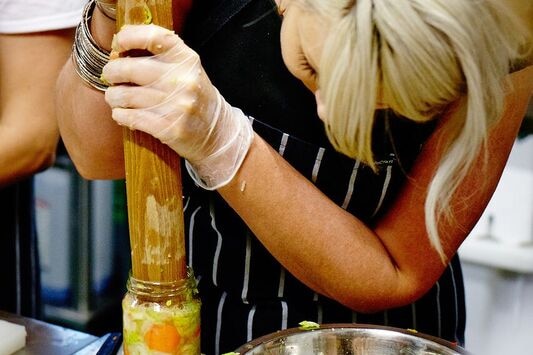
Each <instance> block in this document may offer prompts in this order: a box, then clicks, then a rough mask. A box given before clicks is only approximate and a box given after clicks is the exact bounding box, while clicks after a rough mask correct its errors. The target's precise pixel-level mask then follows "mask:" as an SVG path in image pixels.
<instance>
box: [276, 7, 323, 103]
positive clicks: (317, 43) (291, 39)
mask: <svg viewBox="0 0 533 355" xmlns="http://www.w3.org/2000/svg"><path fill="white" fill-rule="evenodd" d="M276 4H277V5H278V10H279V12H280V14H281V15H282V16H283V24H282V26H281V51H282V55H283V61H284V62H285V65H286V66H287V68H288V69H289V71H290V72H291V73H292V74H293V75H294V76H295V77H297V78H298V79H300V80H301V81H302V82H303V83H304V84H305V85H306V86H307V87H308V88H309V90H311V91H312V92H313V93H316V91H317V89H318V83H317V79H318V73H317V70H318V65H319V61H320V56H321V54H322V47H323V45H324V40H325V38H326V35H327V30H328V28H329V26H328V23H327V19H325V18H324V17H323V16H319V15H318V14H316V13H315V12H314V11H313V10H312V9H306V8H305V5H303V4H302V3H301V1H299V0H276Z"/></svg>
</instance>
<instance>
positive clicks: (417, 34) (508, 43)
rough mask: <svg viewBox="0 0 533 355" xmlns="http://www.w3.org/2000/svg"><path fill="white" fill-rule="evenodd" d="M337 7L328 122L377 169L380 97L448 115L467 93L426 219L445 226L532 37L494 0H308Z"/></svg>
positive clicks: (326, 79)
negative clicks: (375, 138)
mask: <svg viewBox="0 0 533 355" xmlns="http://www.w3.org/2000/svg"><path fill="white" fill-rule="evenodd" d="M306 1H307V4H308V5H311V6H313V7H314V8H315V10H319V11H326V12H328V16H335V18H334V19H333V20H332V21H331V23H332V26H331V28H330V36H329V37H328V39H327V40H326V43H325V44H324V49H323V54H322V58H321V62H320V66H319V70H318V73H319V88H320V94H321V98H322V99H323V101H324V104H325V107H326V112H325V113H326V115H325V116H326V117H325V119H326V130H327V134H328V137H329V139H330V140H331V142H332V144H333V145H334V146H335V148H336V149H337V150H339V151H340V152H343V153H344V154H346V155H348V156H350V157H353V158H357V159H360V160H362V161H363V162H365V163H366V164H368V165H369V166H371V167H372V168H374V169H376V165H375V162H374V159H373V155H372V150H371V146H372V142H371V137H372V127H373V123H374V122H373V119H372V117H374V111H375V109H376V103H377V102H384V103H386V104H387V106H388V107H390V108H391V109H392V110H394V111H395V112H397V113H398V114H400V115H403V116H405V117H407V118H409V119H411V120H414V121H417V122H424V121H428V120H432V119H434V118H435V117H438V114H439V113H441V112H442V111H443V110H444V109H445V108H446V107H447V106H449V104H450V103H452V102H454V101H457V100H458V99H459V98H460V97H462V96H464V97H465V100H466V116H465V119H464V121H461V122H455V123H456V129H455V131H454V136H453V139H452V141H450V142H449V143H448V146H447V150H446V153H445V155H444V156H443V157H442V159H441V161H440V163H439V166H438V169H437V171H436V173H435V175H434V177H433V179H432V181H431V184H430V186H429V190H428V193H427V197H426V202H425V222H426V228H427V232H428V235H429V239H430V241H431V244H432V245H433V246H434V248H435V249H436V250H437V252H438V253H439V255H440V256H441V258H442V259H443V261H445V259H446V257H445V254H444V250H443V246H442V243H441V240H440V236H439V232H438V227H437V226H438V220H439V217H441V216H444V215H448V212H449V211H450V208H449V204H450V200H451V197H452V195H453V193H454V191H455V190H456V188H457V187H458V185H459V183H460V182H461V180H462V179H463V178H464V177H465V175H466V174H467V172H468V169H469V168H470V167H471V165H472V164H473V162H474V160H475V159H476V157H477V155H478V154H479V152H480V148H481V147H483V145H484V142H485V139H486V136H487V131H488V128H489V126H490V125H491V123H493V122H495V121H496V120H497V119H498V118H499V115H500V114H501V112H502V106H503V97H504V95H503V91H502V90H503V89H502V82H503V80H502V79H503V78H504V77H505V75H506V74H508V73H509V71H510V64H511V63H512V62H513V61H514V60H515V59H516V58H520V57H521V55H522V54H521V53H522V52H523V51H521V50H522V49H523V48H525V46H524V44H525V43H527V41H528V40H529V39H528V38H527V34H526V32H525V31H524V29H522V28H519V27H518V25H516V21H514V22H513V20H512V18H511V16H510V15H509V14H508V13H507V12H506V11H505V9H503V8H501V7H499V6H498V5H497V4H495V3H492V2H490V1H489V0H344V1H342V0H337V1H331V0H306Z"/></svg>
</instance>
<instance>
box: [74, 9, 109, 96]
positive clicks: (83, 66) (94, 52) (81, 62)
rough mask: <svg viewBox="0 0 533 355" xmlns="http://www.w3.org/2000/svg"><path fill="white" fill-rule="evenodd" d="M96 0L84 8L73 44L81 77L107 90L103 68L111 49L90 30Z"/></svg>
mask: <svg viewBox="0 0 533 355" xmlns="http://www.w3.org/2000/svg"><path fill="white" fill-rule="evenodd" d="M95 7H96V1H95V0H90V1H89V2H88V3H87V4H86V5H85V8H84V10H83V16H82V20H81V22H80V24H79V25H78V27H77V28H76V34H75V37H74V44H73V46H72V61H73V64H74V69H75V70H76V73H78V75H79V76H80V78H81V79H82V80H83V81H84V82H85V83H86V84H88V85H90V86H91V87H93V88H95V89H97V90H100V91H105V90H106V89H107V87H108V85H107V84H106V83H105V82H104V81H103V80H102V78H101V76H102V69H103V67H104V65H106V64H107V62H108V61H109V51H107V50H105V49H103V48H101V47H100V46H99V45H98V44H97V43H96V41H95V40H94V38H93V37H92V35H91V32H90V29H89V28H90V20H91V18H92V14H93V12H94V9H95Z"/></svg>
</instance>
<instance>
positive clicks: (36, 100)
mask: <svg viewBox="0 0 533 355" xmlns="http://www.w3.org/2000/svg"><path fill="white" fill-rule="evenodd" d="M72 37H73V30H72V29H68V30H57V31H47V32H38V33H28V34H12V35H1V36H0V57H1V58H0V62H1V63H2V67H1V68H0V78H1V83H0V93H1V95H0V97H1V100H0V107H1V108H2V109H1V117H0V186H4V185H7V184H10V183H12V182H15V181H17V180H20V179H22V178H24V177H27V176H29V175H31V174H34V173H36V172H39V171H41V170H43V169H45V168H48V167H49V166H50V165H52V164H53V162H54V160H55V153H56V147H57V143H58V139H59V132H58V128H57V123H56V114H55V107H54V99H53V95H52V94H53V92H54V90H53V89H54V83H55V80H56V77H57V75H58V73H59V70H60V69H61V66H62V64H63V63H64V61H65V60H66V58H67V57H68V54H69V53H70V48H71V46H72Z"/></svg>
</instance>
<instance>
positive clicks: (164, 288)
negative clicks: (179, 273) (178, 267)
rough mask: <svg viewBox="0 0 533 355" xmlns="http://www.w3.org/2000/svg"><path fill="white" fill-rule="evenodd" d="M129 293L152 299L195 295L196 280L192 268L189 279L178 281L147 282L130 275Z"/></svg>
mask: <svg viewBox="0 0 533 355" xmlns="http://www.w3.org/2000/svg"><path fill="white" fill-rule="evenodd" d="M127 289H128V292H130V293H132V294H135V295H137V296H141V297H145V298H150V299H154V300H157V299H163V298H169V297H180V296H184V295H188V294H191V293H192V294H193V295H194V294H195V293H196V292H197V291H196V280H195V278H194V274H193V272H192V269H191V268H188V269H187V278H186V279H182V280H176V281H165V282H160V281H146V280H140V279H137V278H135V277H133V275H131V274H130V276H129V278H128V282H127Z"/></svg>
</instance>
